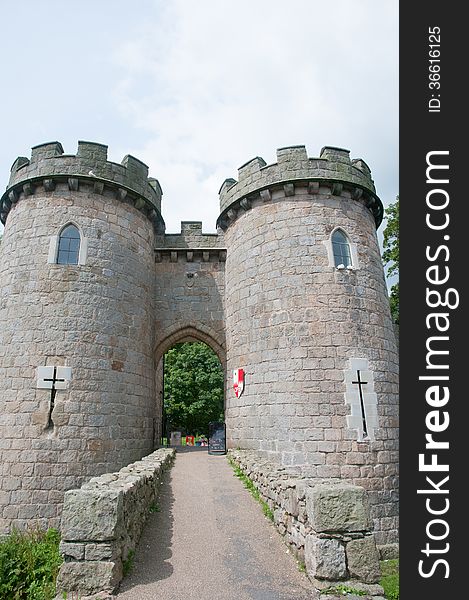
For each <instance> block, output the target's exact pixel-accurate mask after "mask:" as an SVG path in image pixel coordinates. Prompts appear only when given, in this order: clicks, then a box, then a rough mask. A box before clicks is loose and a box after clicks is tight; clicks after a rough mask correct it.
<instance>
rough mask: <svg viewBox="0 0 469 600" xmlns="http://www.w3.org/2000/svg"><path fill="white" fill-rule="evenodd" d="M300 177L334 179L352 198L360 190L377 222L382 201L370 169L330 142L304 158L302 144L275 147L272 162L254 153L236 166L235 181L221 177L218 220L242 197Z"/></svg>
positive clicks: (301, 179)
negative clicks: (243, 162)
mask: <svg viewBox="0 0 469 600" xmlns="http://www.w3.org/2000/svg"><path fill="white" fill-rule="evenodd" d="M300 181H303V182H305V181H318V182H321V181H323V182H324V184H325V185H326V184H329V185H331V184H334V183H338V184H341V185H343V186H344V187H348V188H350V189H351V190H352V192H353V194H352V196H353V197H354V198H357V197H361V195H362V192H364V193H365V194H366V196H367V197H368V198H369V205H374V206H373V207H372V212H373V214H374V216H375V220H376V224H377V225H379V223H380V222H381V219H382V212H383V209H382V204H381V201H380V200H379V198H378V197H377V196H376V190H375V186H374V183H373V180H372V178H371V171H370V169H369V167H368V165H367V164H366V163H365V161H363V160H362V159H361V158H358V159H353V160H351V159H350V152H349V150H344V149H343V148H335V147H333V146H325V147H324V148H323V149H322V150H321V154H320V156H319V158H308V155H307V153H306V148H305V146H288V147H286V148H279V149H278V150H277V162H276V163H274V164H271V165H267V164H266V162H265V160H264V159H263V158H261V157H259V156H256V157H255V158H253V159H252V160H250V161H248V162H247V163H245V164H244V165H242V166H241V167H240V168H239V169H238V181H236V180H234V179H226V180H225V181H224V183H223V184H222V186H221V188H220V191H219V196H220V212H221V215H220V218H219V223H220V224H222V225H223V223H224V219H225V216H226V215H227V214H228V211H229V210H230V209H235V210H236V209H237V204H238V203H239V202H240V201H241V200H242V199H243V198H246V197H249V196H254V195H256V194H258V193H259V192H260V191H262V190H265V189H266V188H269V187H272V186H275V185H278V184H285V183H289V182H300ZM334 189H335V188H334ZM333 193H334V192H333Z"/></svg>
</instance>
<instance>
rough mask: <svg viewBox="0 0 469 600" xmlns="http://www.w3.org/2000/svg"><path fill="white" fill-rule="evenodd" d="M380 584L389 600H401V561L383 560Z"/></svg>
mask: <svg viewBox="0 0 469 600" xmlns="http://www.w3.org/2000/svg"><path fill="white" fill-rule="evenodd" d="M380 565H381V579H380V582H379V583H380V584H381V585H382V586H383V589H384V595H385V597H386V598H387V599H388V600H399V560H397V559H395V560H382V561H381V563H380Z"/></svg>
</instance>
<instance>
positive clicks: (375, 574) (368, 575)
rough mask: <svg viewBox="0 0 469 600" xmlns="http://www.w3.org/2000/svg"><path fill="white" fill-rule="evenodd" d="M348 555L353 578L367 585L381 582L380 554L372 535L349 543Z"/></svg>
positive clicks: (348, 563) (349, 568)
mask: <svg viewBox="0 0 469 600" xmlns="http://www.w3.org/2000/svg"><path fill="white" fill-rule="evenodd" d="M346 555H347V565H348V570H349V572H350V576H351V577H356V578H357V579H360V580H362V581H364V582H365V583H376V582H378V581H379V578H380V576H381V571H380V568H379V554H378V550H377V549H376V544H375V540H374V538H373V536H372V535H367V536H365V537H364V538H362V539H357V540H352V541H351V542H348V544H347V546H346Z"/></svg>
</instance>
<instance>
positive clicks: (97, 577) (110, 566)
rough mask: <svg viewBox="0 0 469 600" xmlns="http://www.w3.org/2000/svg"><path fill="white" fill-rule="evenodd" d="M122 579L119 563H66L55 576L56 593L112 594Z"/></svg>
mask: <svg viewBox="0 0 469 600" xmlns="http://www.w3.org/2000/svg"><path fill="white" fill-rule="evenodd" d="M121 579H122V565H121V563H119V562H99V561H84V562H67V563H64V564H63V565H62V566H61V568H60V571H59V574H58V576H57V591H58V593H59V597H60V593H61V592H66V593H70V592H74V591H76V592H80V593H81V594H96V593H98V592H102V591H109V592H114V591H115V590H116V588H117V586H118V584H119V582H120V580H121Z"/></svg>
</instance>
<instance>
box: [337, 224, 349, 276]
mask: <svg viewBox="0 0 469 600" xmlns="http://www.w3.org/2000/svg"><path fill="white" fill-rule="evenodd" d="M332 251H333V253H334V264H335V266H336V267H341V266H342V268H345V269H347V268H348V267H352V255H351V252H350V242H349V240H348V237H347V236H346V235H345V233H344V232H343V231H342V229H336V230H335V231H334V233H333V234H332Z"/></svg>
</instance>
